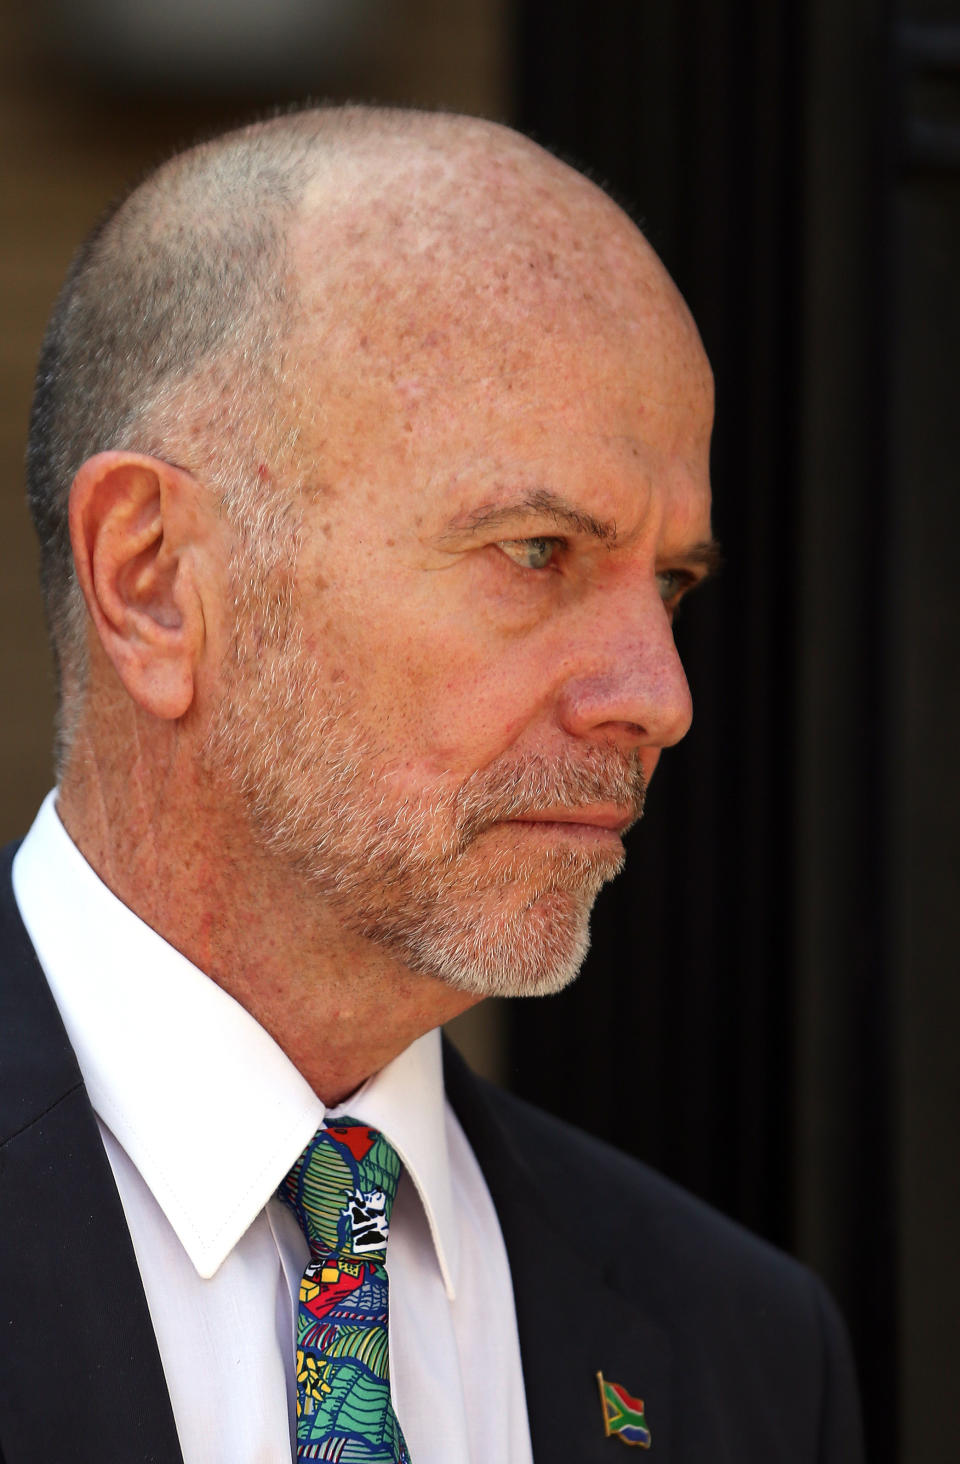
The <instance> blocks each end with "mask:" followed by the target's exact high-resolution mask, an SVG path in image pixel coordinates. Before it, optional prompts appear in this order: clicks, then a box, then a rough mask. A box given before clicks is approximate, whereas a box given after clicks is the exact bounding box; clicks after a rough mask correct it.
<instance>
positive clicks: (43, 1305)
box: [0, 849, 182, 1464]
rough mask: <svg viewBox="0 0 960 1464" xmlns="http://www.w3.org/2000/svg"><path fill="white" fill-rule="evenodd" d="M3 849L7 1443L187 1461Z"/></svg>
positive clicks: (3, 1436) (1, 1397)
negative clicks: (14, 893)
mask: <svg viewBox="0 0 960 1464" xmlns="http://www.w3.org/2000/svg"><path fill="white" fill-rule="evenodd" d="M13 852H14V851H13V850H12V849H11V850H7V851H4V853H3V855H2V856H0V950H2V952H3V957H2V965H0V1074H2V1081H0V1358H2V1373H3V1380H4V1381H3V1387H2V1388H0V1449H2V1455H3V1458H4V1460H5V1464H34V1461H40V1460H50V1459H61V1458H68V1457H69V1458H70V1460H71V1461H72V1464H103V1461H105V1460H121V1459H122V1460H123V1461H124V1464H182V1455H181V1452H180V1445H179V1441H178V1439H177V1432H176V1426H175V1424H174V1421H173V1414H172V1411H171V1408H170V1401H169V1397H168V1395H167V1389H166V1383H165V1380H164V1376H163V1369H162V1366H161V1363H160V1357H159V1353H158V1351H157V1344H156V1339H155V1337H154V1334H153V1327H152V1324H151V1321H150V1315H149V1312H148V1309H147V1303H146V1299H145V1297H144V1294H143V1287H142V1285H141V1282H140V1273H139V1270H138V1268H137V1263H136V1258H135V1256H134V1252H133V1245H132V1243H131V1240H130V1235H129V1232H128V1230H127V1226H126V1222H125V1220H124V1216H123V1209H122V1206H121V1204H120V1198H119V1195H118V1194H117V1189H116V1185H115V1183H114V1180H113V1174H112V1171H111V1169H110V1165H109V1161H108V1160H107V1157H106V1154H105V1152H104V1148H103V1144H102V1142H101V1139H100V1133H99V1129H98V1128H97V1123H96V1119H95V1117H94V1114H93V1111H92V1109H91V1107H90V1103H89V1100H88V1098H87V1095H86V1091H85V1089H84V1087H83V1083H82V1080H81V1077H80V1072H79V1069H78V1067H77V1063H76V1058H75V1057H74V1054H73V1052H72V1050H71V1048H70V1044H69V1042H68V1040H67V1036H66V1033H65V1032H64V1029H63V1024H62V1022H61V1021H60V1015H59V1013H58V1011H57V1009H56V1005H55V1003H54V1001H53V998H52V996H51V995H50V991H49V988H48V987H47V984H46V981H45V979H44V976H43V973H42V971H41V970H40V967H39V964H38V962H37V959H36V955H35V954H34V951H33V947H32V946H31V944H30V942H29V940H28V938H27V934H26V931H25V930H24V927H23V923H22V921H21V920H20V916H19V912H18V911H17V908H16V902H15V900H14V898H13V892H12V888H11V884H10V865H11V862H12V857H13Z"/></svg>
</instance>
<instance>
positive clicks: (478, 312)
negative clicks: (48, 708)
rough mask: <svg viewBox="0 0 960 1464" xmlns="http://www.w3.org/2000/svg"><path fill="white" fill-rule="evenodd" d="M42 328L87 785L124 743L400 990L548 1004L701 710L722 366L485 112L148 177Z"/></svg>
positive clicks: (246, 861)
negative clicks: (416, 981) (662, 762)
mask: <svg viewBox="0 0 960 1464" xmlns="http://www.w3.org/2000/svg"><path fill="white" fill-rule="evenodd" d="M146 280H149V288H148V289H145V284H144V282H145V281H146ZM142 291H143V292H144V297H143V299H142V300H141V296H140V293H139V292H142ZM79 326H82V329H79ZM54 329H55V340H54V344H53V345H52V346H48V347H47V349H46V351H45V357H44V362H42V364H41V388H40V392H39V394H38V408H37V411H36V413H35V424H36V429H35V434H34V446H33V449H32V454H31V464H32V496H33V501H34V503H35V512H36V514H37V518H38V525H39V528H40V532H41V537H42V538H44V539H45V540H46V541H48V542H49V543H50V544H51V545H52V546H53V547H52V550H51V552H50V555H49V557H48V561H47V562H48V566H49V567H48V571H47V583H48V593H49V592H51V591H52V592H54V598H53V601H52V604H51V621H52V625H53V628H54V634H55V636H57V637H58V641H59V650H60V661H61V666H62V670H63V674H64V678H65V682H66V683H67V684H68V688H69V691H70V694H71V695H74V696H75V698H76V705H77V712H76V715H75V716H74V717H73V719H72V722H73V725H75V726H76V728H78V729H82V731H81V741H82V747H83V756H82V757H78V756H77V755H76V753H71V752H70V751H69V750H68V754H67V762H66V773H65V781H66V784H67V785H68V786H69V785H70V784H71V782H72V783H73V785H74V795H73V796H74V797H75V798H76V799H77V800H78V801H82V784H83V781H84V778H85V777H87V776H89V766H90V762H91V758H93V759H94V760H95V761H96V762H97V764H98V766H99V768H100V769H101V773H100V777H101V779H103V778H106V779H107V780H108V781H111V782H112V783H113V784H114V785H116V784H118V783H119V782H120V781H122V779H123V776H124V766H125V765H124V758H125V756H126V757H127V758H129V759H130V760H131V762H135V763H136V764H137V767H138V775H139V776H141V777H143V778H144V779H145V780H146V781H147V782H149V780H150V779H151V778H153V779H155V780H160V782H162V785H163V787H164V790H165V795H164V796H165V800H166V804H167V805H169V806H166V805H165V808H164V810H163V817H164V818H166V819H168V820H169V819H170V818H171V817H174V818H176V819H178V820H179V823H180V825H181V826H182V832H183V835H184V847H190V840H189V838H188V837H187V836H188V834H189V825H190V822H191V820H192V821H193V823H194V824H196V825H197V826H198V827H199V828H202V829H203V831H204V837H205V839H206V841H207V844H209V841H210V838H211V836H215V838H216V839H217V840H218V841H219V842H218V845H217V847H218V848H219V849H220V850H221V851H222V853H221V859H222V862H223V863H224V864H226V865H229V866H230V867H232V868H235V869H238V870H241V871H242V875H241V876H240V877H241V878H242V879H243V880H244V881H246V882H247V883H250V882H251V881H255V880H256V879H257V878H258V874H257V871H260V875H261V877H262V882H263V883H264V887H266V884H267V883H270V882H271V881H272V882H273V888H274V889H277V888H286V889H289V890H295V891H296V894H297V898H298V899H299V900H300V901H308V902H309V901H311V900H312V901H315V902H316V904H317V908H318V910H319V909H320V908H321V907H322V908H323V910H324V911H325V918H326V917H327V916H329V913H330V912H331V911H333V912H335V917H336V920H337V922H338V923H339V925H340V927H342V929H343V931H344V932H347V933H348V934H349V936H350V938H351V939H354V940H360V941H361V942H367V943H372V944H373V945H374V946H376V947H377V948H378V949H380V950H382V951H385V952H388V953H389V955H390V957H391V959H393V960H395V961H396V962H398V963H399V964H400V965H401V966H403V967H405V968H406V969H407V970H409V971H413V972H421V973H423V974H425V975H428V976H434V977H437V976H438V977H440V978H441V979H442V980H444V981H446V982H448V983H452V984H453V985H455V986H459V987H460V988H462V989H465V990H468V991H471V992H473V993H475V994H483V993H486V992H489V991H504V990H519V991H539V990H548V989H553V988H555V987H557V986H558V985H561V984H563V982H564V981H566V980H567V979H569V977H570V976H571V975H572V974H573V972H574V971H575V970H576V968H577V966H578V965H579V962H580V960H581V958H582V954H583V951H584V949H585V944H586V932H587V920H588V915H589V909H590V906H591V904H592V900H593V898H594V896H595V894H596V891H597V889H598V888H599V886H600V884H601V883H602V882H603V880H604V879H606V878H609V877H610V876H611V875H612V874H613V873H615V872H616V870H617V869H618V868H619V866H620V862H621V860H622V847H621V844H620V838H619V834H620V833H621V832H622V830H623V828H624V827H625V826H627V825H628V824H629V823H630V822H632V821H633V820H634V819H636V818H637V817H638V816H639V813H640V811H641V808H642V802H643V796H644V791H645V787H646V782H647V780H648V778H649V776H650V774H651V773H652V771H653V768H654V766H655V764H656V761H657V758H658V756H659V752H660V749H661V748H662V747H664V746H667V745H669V744H671V743H673V742H675V741H677V740H678V739H679V738H680V737H681V736H682V735H683V733H684V732H685V730H686V727H687V725H688V722H689V716H690V705H689V694H688V691H687V687H686V682H685V680H684V677H683V673H682V670H681V668H680V664H679V661H678V659H677V655H676V650H675V648H674V644H673V637H672V631H671V619H672V614H673V610H674V608H675V605H676V603H677V601H678V600H679V598H680V597H681V596H682V594H683V593H684V591H685V590H686V589H687V588H689V587H690V585H692V584H693V583H695V582H696V580H697V579H698V578H699V577H701V576H702V575H703V574H704V573H705V572H706V570H707V569H708V568H709V564H710V558H711V552H712V551H711V548H710V539H709V493H708V481H707V451H708V440H709V426H710V410H711V401H710V380H709V372H708V369H707V367H706V363H705V360H704V358H703V353H702V349H701V347H700V345H699V341H698V338H697V335H696V331H695V328H694V327H693V324H692V322H691V321H690V318H689V315H688V314H687V312H686V309H685V307H684V305H683V303H682V301H681V300H680V298H679V296H678V294H677V292H676V290H675V288H674V287H673V285H672V284H671V282H670V281H669V279H668V277H667V276H666V274H665V272H664V271H663V269H662V266H661V265H660V264H659V262H658V261H657V260H656V257H655V256H654V255H653V253H652V251H651V250H650V249H649V246H647V245H646V243H645V241H644V240H643V238H642V236H641V235H640V234H639V233H638V231H637V230H636V229H635V228H634V227H633V225H632V224H631V223H630V222H629V221H628V220H627V219H626V218H625V217H624V216H623V215H622V214H621V213H620V212H619V210H617V209H616V208H615V206H614V205H613V204H612V203H611V202H610V200H609V199H607V198H606V197H605V195H603V194H602V193H601V192H600V191H599V190H598V189H596V188H595V187H594V186H593V185H592V184H590V183H589V182H587V180H585V179H584V178H582V177H580V176H579V175H578V174H576V173H574V172H572V170H570V169H568V168H566V167H565V166H564V165H562V164H560V163H559V162H557V161H556V160H554V159H552V158H550V157H549V156H547V155H546V154H544V153H543V152H542V151H541V150H540V149H538V148H536V147H534V146H533V145H532V144H530V143H528V142H527V141H525V140H524V139H522V138H519V137H517V136H516V135H515V134H513V133H510V132H508V131H506V130H505V129H502V128H498V127H495V126H493V125H492V124H488V123H480V122H476V121H471V120H467V119H462V118H448V117H441V116H422V115H420V114H415V113H410V114H402V113H401V114H397V113H379V112H365V111H351V112H346V113H344V112H332V113H330V112H318V113H305V114H301V115H300V116H298V117H294V118H287V119H281V120H278V121H274V122H272V123H269V124H265V125H263V126H262V127H259V128H254V129H248V130H247V131H246V132H244V133H240V134H235V135H233V137H231V138H227V139H222V140H220V141H219V142H217V143H214V144H212V145H208V147H207V148H206V149H201V150H199V151H197V152H195V153H193V154H187V155H185V156H184V157H183V158H181V159H178V160H175V161H174V162H173V163H172V164H170V165H168V166H167V168H166V169H165V170H161V172H160V174H159V175H157V176H156V177H155V178H154V179H153V180H150V181H148V183H147V184H146V185H144V187H143V188H141V190H139V191H138V192H137V193H135V194H134V195H132V197H131V198H130V199H129V200H128V201H127V203H126V204H125V205H123V206H122V208H121V209H120V211H119V212H118V213H117V214H115V215H114V217H113V219H112V221H111V222H109V223H108V224H107V225H106V226H105V227H104V228H103V229H102V230H101V232H100V233H99V235H98V236H97V237H96V239H95V240H94V242H93V244H92V245H89V246H88V247H87V250H86V253H85V254H84V255H82V256H81V260H80V262H79V264H78V265H77V266H76V267H75V269H74V272H73V275H72V280H71V282H68V286H67V288H66V292H65V295H64V297H63V299H62V301H61V304H60V306H59V307H58V317H57V319H56V321H55V327H54ZM130 362H132V363H133V365H132V366H131V365H130ZM78 423H79V424H80V425H78ZM68 439H69V441H70V443H71V444H72V445H71V446H70V447H69V449H68V447H67V446H66V445H65V444H66V443H67V441H68ZM105 448H108V449H113V451H112V452H109V453H106V454H104V452H103V449H105ZM74 475H76V476H74ZM71 479H72V480H73V488H72V490H70V486H69V485H70V480H71ZM68 491H69V492H70V497H71V506H70V516H71V533H72V542H73V551H74V554H75V556H76V561H77V573H78V580H79V583H80V585H81V587H82V590H83V595H84V599H85V604H86V610H85V612H84V615H83V617H82V618H81V617H80V616H78V615H77V614H76V613H75V612H72V611H70V612H66V613H65V612H64V611H63V610H62V609H60V608H59V606H60V605H61V604H69V591H67V592H66V593H62V592H61V591H60V589H59V586H60V585H61V583H62V581H63V566H64V554H63V546H64V543H65V529H64V527H63V504H64V500H65V497H66V494H67V493H68ZM58 504H59V506H58ZM57 595H59V596H60V598H59V599H58V598H56V597H57ZM80 625H82V626H83V629H84V634H85V636H86V638H87V640H86V643H87V646H88V654H89V657H90V670H89V676H88V677H87V678H86V681H85V682H84V680H83V673H82V669H81V668H82V662H78V660H77V655H78V645H79V637H78V633H77V628H78V626H80ZM66 726H67V729H68V731H69V730H70V727H71V719H70V718H68V719H67V721H66ZM108 747H109V751H107V748H108ZM85 769H86V770H87V771H86V772H85V771H84V770H85ZM113 797H114V800H115V803H116V801H117V793H116V789H114V793H113ZM120 801H121V802H122V800H120ZM147 801H149V799H148V800H147ZM139 803H140V804H142V803H143V794H142V793H141V796H140V799H139ZM171 809H175V810H177V811H176V812H175V813H172V812H171ZM120 816H123V815H122V814H121V815H120ZM132 816H133V815H131V817H132ZM198 857H201V856H199V855H198ZM202 857H203V859H204V860H207V859H209V858H210V854H209V849H207V851H206V852H205V853H204V854H203V856H202ZM278 872H280V877H279V878H278Z"/></svg>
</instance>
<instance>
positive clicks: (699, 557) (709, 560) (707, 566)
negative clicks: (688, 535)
mask: <svg viewBox="0 0 960 1464" xmlns="http://www.w3.org/2000/svg"><path fill="white" fill-rule="evenodd" d="M672 557H673V558H675V559H677V560H679V561H681V562H682V563H684V564H699V565H700V566H701V567H702V569H703V571H704V574H703V578H704V579H709V578H710V576H711V575H714V574H718V573H719V571H720V570H721V569H722V568H723V550H722V549H721V548H720V545H719V544H718V543H717V540H716V539H702V540H701V541H700V543H699V544H690V545H688V546H687V547H686V548H684V549H680V550H679V551H678V553H677V554H675V555H673V556H672Z"/></svg>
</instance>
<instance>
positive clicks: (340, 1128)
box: [280, 1118, 400, 1260]
mask: <svg viewBox="0 0 960 1464" xmlns="http://www.w3.org/2000/svg"><path fill="white" fill-rule="evenodd" d="M399 1179H400V1160H399V1158H398V1157H397V1154H396V1152H395V1151H394V1150H393V1149H392V1148H391V1147H390V1145H389V1144H388V1143H387V1141H386V1139H385V1138H384V1137H383V1134H381V1133H380V1132H379V1130H377V1129H373V1128H370V1127H368V1125H367V1124H361V1123H357V1122H356V1120H355V1119H352V1118H344V1119H338V1121H337V1122H336V1123H335V1124H330V1125H328V1126H327V1127H325V1128H322V1129H319V1130H318V1132H317V1133H316V1134H315V1135H314V1137H313V1138H312V1139H311V1141H310V1143H309V1144H308V1145H307V1147H306V1149H305V1150H304V1151H303V1153H302V1154H301V1155H300V1158H299V1159H298V1160H297V1162H296V1164H295V1165H294V1166H293V1168H292V1169H291V1171H290V1173H289V1174H288V1175H287V1177H286V1179H285V1180H284V1182H283V1186H282V1188H281V1191H280V1193H281V1195H282V1197H283V1198H284V1199H285V1200H286V1201H287V1203H288V1204H289V1205H290V1206H291V1207H292V1209H293V1212H294V1214H295V1215H296V1217H297V1219H298V1221H299V1222H300V1228H301V1230H302V1231H303V1233H304V1235H305V1236H306V1238H307V1242H308V1244H309V1246H310V1254H311V1258H312V1259H314V1260H316V1259H320V1258H323V1257H325V1256H342V1257H350V1256H354V1257H357V1258H362V1257H369V1258H370V1259H371V1260H372V1259H374V1258H376V1257H377V1256H379V1258H380V1259H381V1260H382V1259H383V1256H384V1254H385V1252H386V1246H387V1240H388V1238H389V1235H390V1214H391V1211H392V1209H393V1202H394V1200H395V1198H396V1194H397V1184H398V1182H399Z"/></svg>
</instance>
